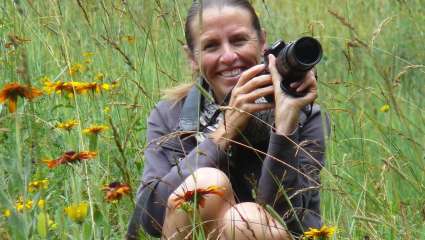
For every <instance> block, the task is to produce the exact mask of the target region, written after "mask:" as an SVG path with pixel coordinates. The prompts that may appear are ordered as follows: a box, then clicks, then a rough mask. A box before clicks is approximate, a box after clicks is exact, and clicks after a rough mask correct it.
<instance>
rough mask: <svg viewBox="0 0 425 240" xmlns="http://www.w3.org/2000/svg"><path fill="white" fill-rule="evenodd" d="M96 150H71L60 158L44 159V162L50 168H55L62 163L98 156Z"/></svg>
mask: <svg viewBox="0 0 425 240" xmlns="http://www.w3.org/2000/svg"><path fill="white" fill-rule="evenodd" d="M96 155H97V154H96V152H90V151H82V152H74V151H69V152H65V153H64V154H63V155H62V156H60V157H59V158H58V159H54V160H43V162H44V163H45V164H46V165H47V167H48V168H55V167H57V166H59V165H60V164H66V163H73V162H77V161H81V160H87V159H91V158H94V157H96Z"/></svg>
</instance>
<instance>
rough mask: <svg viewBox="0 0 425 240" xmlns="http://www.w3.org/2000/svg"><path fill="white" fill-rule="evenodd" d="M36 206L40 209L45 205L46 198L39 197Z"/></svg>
mask: <svg viewBox="0 0 425 240" xmlns="http://www.w3.org/2000/svg"><path fill="white" fill-rule="evenodd" d="M37 206H38V207H39V208H41V209H43V208H44V207H45V206H46V200H44V199H40V200H38V203H37Z"/></svg>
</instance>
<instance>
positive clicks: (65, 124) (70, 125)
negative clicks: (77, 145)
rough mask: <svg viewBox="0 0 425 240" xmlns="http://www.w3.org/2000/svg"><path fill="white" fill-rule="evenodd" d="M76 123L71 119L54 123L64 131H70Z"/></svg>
mask: <svg viewBox="0 0 425 240" xmlns="http://www.w3.org/2000/svg"><path fill="white" fill-rule="evenodd" d="M77 125H78V121H77V120H74V119H71V120H68V121H65V122H62V123H58V124H57V125H56V128H60V129H63V130H66V131H70V130H71V129H73V128H74V127H75V126H77Z"/></svg>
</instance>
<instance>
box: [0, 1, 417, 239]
mask: <svg viewBox="0 0 425 240" xmlns="http://www.w3.org/2000/svg"><path fill="white" fill-rule="evenodd" d="M252 2H253V3H254V5H255V7H256V10H257V12H258V14H259V15H260V18H261V20H262V24H263V27H264V28H265V29H266V30H267V33H268V40H269V42H272V41H274V40H275V39H277V38H284V39H285V40H293V39H296V38H297V37H299V36H303V35H313V36H315V37H317V38H318V39H319V40H320V41H321V43H322V45H323V48H324V51H325V55H324V58H323V60H322V62H321V63H320V64H319V66H318V70H319V78H320V79H319V96H320V97H319V99H318V102H319V103H320V105H321V106H322V108H323V109H325V110H326V111H327V112H328V113H329V114H330V116H331V120H332V134H331V136H330V138H329V139H328V143H327V144H328V151H327V163H326V168H325V169H324V170H323V171H322V183H323V187H322V199H323V201H322V211H323V216H324V220H325V222H326V224H329V225H335V226H337V227H338V231H337V234H336V236H335V239H423V238H425V225H424V222H425V200H424V197H423V194H422V193H423V192H424V190H425V181H424V180H425V179H424V178H425V174H424V173H425V151H424V149H425V145H424V143H425V141H424V140H425V137H424V136H425V134H424V132H425V124H424V122H425V121H424V117H425V111H424V103H425V102H424V98H422V97H423V95H424V93H425V84H424V76H425V67H424V65H423V64H424V62H425V47H424V44H423V39H424V37H425V35H424V34H425V33H424V32H425V27H424V23H425V15H424V14H423V13H424V12H425V4H424V2H423V0H398V1H396V0H385V1H384V0H372V1H360V0H324V1H318V0H315V1H307V0H302V1H289V0H274V1H270V0H263V1H259V0H257V1H252ZM190 3H191V1H189V0H179V1H176V0H174V1H172V0H167V1H165V0H162V1H160V0H149V1H136V0H129V1H124V0H123V1H118V0H109V1H105V0H101V1H81V0H75V1H59V0H46V1H32V0H27V1H23V0H21V1H19V0H14V1H12V0H2V1H0V12H1V14H0V53H1V55H0V87H3V86H4V85H5V84H6V83H8V82H14V81H17V82H20V83H27V84H29V83H30V84H31V85H33V86H34V87H38V88H41V87H42V85H43V83H42V81H41V79H43V78H44V79H45V77H47V78H49V79H51V80H62V81H71V80H73V81H94V78H95V77H96V76H97V74H98V73H102V74H104V78H103V79H101V80H99V79H98V80H97V81H100V82H103V83H112V82H114V81H116V82H118V85H119V87H118V88H117V89H113V90H111V91H107V92H106V91H105V92H102V93H98V94H88V95H76V96H75V97H74V98H67V97H64V96H61V95H55V94H52V95H49V96H48V95H46V96H43V97H41V98H38V99H36V100H35V101H33V102H27V101H25V102H24V101H22V99H20V101H19V105H18V111H17V112H16V113H15V114H11V113H9V112H8V110H7V107H6V105H0V179H1V182H3V184H2V185H1V186H0V208H1V210H2V211H4V210H6V209H10V210H11V211H12V214H11V216H9V217H6V216H2V217H1V219H0V235H1V236H2V238H4V239H26V238H30V239H41V238H43V237H42V234H40V231H39V229H38V227H37V222H38V216H40V213H41V212H44V211H45V212H47V214H48V215H49V218H51V219H52V220H53V221H54V222H55V223H56V224H57V227H56V228H55V229H50V230H48V234H47V237H48V238H51V239H90V238H92V239H102V238H104V239H122V238H123V236H124V235H125V231H126V227H127V221H128V219H129V216H130V214H131V212H132V209H133V207H134V203H133V201H134V195H133V196H130V197H124V198H123V199H122V200H121V201H119V202H118V203H112V204H111V203H107V202H106V201H105V200H104V193H103V192H102V191H101V188H102V186H103V185H104V184H108V183H110V182H113V181H124V182H129V183H130V185H131V186H132V188H133V192H135V191H136V189H137V186H138V184H139V177H140V175H141V172H142V169H143V149H144V147H145V146H146V141H145V137H144V136H145V135H144V134H145V130H146V118H147V116H148V114H149V111H150V109H151V108H152V107H153V106H154V104H155V103H156V102H157V101H158V100H159V98H160V95H161V93H162V92H163V90H164V89H165V88H168V87H170V86H174V85H177V84H178V83H181V82H188V81H191V78H192V77H191V74H190V72H189V71H190V70H189V65H188V63H187V61H186V59H185V55H184V52H183V50H182V45H183V43H184V34H183V25H184V18H185V14H186V11H187V9H188V6H189V5H190ZM11 36H19V37H21V38H22V39H25V40H30V41H24V42H23V43H22V44H20V45H19V46H17V47H10V46H8V44H7V43H8V42H10V38H11ZM87 52H92V53H94V55H93V56H91V57H85V56H84V55H87V54H84V53H87ZM76 63H80V64H83V65H84V67H85V71H84V72H81V73H79V74H76V75H73V76H71V75H69V74H68V69H69V68H70V67H71V66H73V65H74V64H76ZM384 105H388V106H387V109H388V107H389V110H388V111H386V110H385V109H382V106H384ZM67 119H77V120H78V121H79V122H80V125H78V126H77V128H76V129H73V130H72V131H70V132H66V131H62V130H59V129H56V128H55V125H56V124H57V123H58V122H62V121H65V120H67ZM91 123H102V124H107V125H109V127H110V128H109V130H108V131H107V132H105V133H104V134H102V135H101V136H100V139H99V155H98V157H97V158H96V160H90V161H84V162H83V163H82V164H78V165H72V166H61V167H58V168H56V169H48V168H47V167H45V166H44V165H43V164H42V163H41V160H43V159H54V158H57V157H58V156H60V155H61V154H62V153H63V152H65V151H69V150H79V151H82V150H87V148H88V145H89V138H87V136H85V135H84V134H83V133H82V129H83V128H85V127H87V126H88V125H89V124H91ZM43 178H48V179H49V182H50V183H49V187H48V189H47V190H45V191H42V192H41V193H36V194H34V193H29V192H28V190H27V185H28V183H29V182H30V181H32V180H34V179H43ZM19 196H23V197H24V198H25V199H35V200H37V199H41V198H43V199H46V207H45V209H39V208H37V207H34V208H33V209H31V210H28V211H24V213H17V212H16V211H15V210H14V205H15V201H16V199H18V198H19ZM80 201H87V202H88V203H89V205H90V210H89V214H88V216H87V218H86V219H85V221H84V223H82V224H76V223H73V222H72V221H70V220H69V219H68V218H67V217H66V216H65V215H64V213H63V209H64V208H65V207H66V206H68V205H69V204H71V203H75V202H80ZM144 238H148V236H144Z"/></svg>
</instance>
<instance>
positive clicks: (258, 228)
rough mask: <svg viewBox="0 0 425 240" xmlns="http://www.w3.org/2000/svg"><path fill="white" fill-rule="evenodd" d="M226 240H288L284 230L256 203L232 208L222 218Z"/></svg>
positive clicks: (241, 204)
mask: <svg viewBox="0 0 425 240" xmlns="http://www.w3.org/2000/svg"><path fill="white" fill-rule="evenodd" d="M223 222H224V225H225V227H224V236H225V239H226V240H233V239H235V240H241V239H249V240H251V239H255V240H266V239H276V240H289V239H291V238H290V236H289V235H288V233H287V232H286V230H285V228H284V227H283V226H282V225H281V224H280V223H278V222H277V221H276V220H275V219H274V218H273V217H272V216H271V215H270V214H269V213H268V212H267V211H266V210H264V208H263V207H262V206H260V205H258V204H257V203H253V202H245V203H240V204H237V205H235V206H233V207H232V208H231V209H229V210H228V211H227V212H226V214H225V215H224V218H223Z"/></svg>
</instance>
